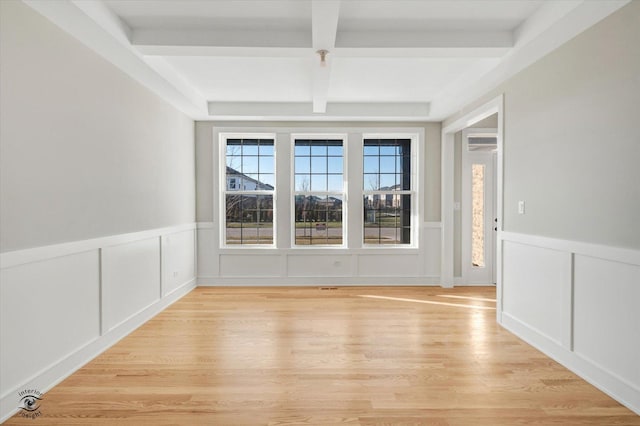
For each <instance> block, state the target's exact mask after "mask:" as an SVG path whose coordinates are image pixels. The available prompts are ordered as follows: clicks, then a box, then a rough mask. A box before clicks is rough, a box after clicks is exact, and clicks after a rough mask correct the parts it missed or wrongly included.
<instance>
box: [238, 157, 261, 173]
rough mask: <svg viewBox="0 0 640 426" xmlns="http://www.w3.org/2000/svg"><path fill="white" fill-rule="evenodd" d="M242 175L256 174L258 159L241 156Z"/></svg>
mask: <svg viewBox="0 0 640 426" xmlns="http://www.w3.org/2000/svg"><path fill="white" fill-rule="evenodd" d="M241 171H242V173H244V174H248V173H258V157H253V156H246V155H243V156H242V170H241Z"/></svg>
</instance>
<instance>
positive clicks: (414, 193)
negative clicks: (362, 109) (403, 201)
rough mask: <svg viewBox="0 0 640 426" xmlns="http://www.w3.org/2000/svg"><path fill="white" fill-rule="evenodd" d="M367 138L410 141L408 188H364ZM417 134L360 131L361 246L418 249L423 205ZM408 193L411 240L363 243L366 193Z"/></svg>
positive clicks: (368, 247)
mask: <svg viewBox="0 0 640 426" xmlns="http://www.w3.org/2000/svg"><path fill="white" fill-rule="evenodd" d="M367 139H408V140H409V141H410V142H409V143H410V150H411V154H410V172H409V189H408V190H396V191H379V190H366V189H365V182H364V179H365V173H364V172H365V170H364V162H365V155H364V147H365V140H367ZM419 147H420V143H419V135H418V134H416V133H400V132H399V133H396V132H390V133H364V132H363V133H362V144H361V150H360V161H361V163H360V166H361V169H360V182H359V188H360V190H359V196H360V198H361V200H362V211H361V212H360V213H361V214H362V221H361V223H360V227H361V229H362V240H361V244H362V248H363V249H366V250H385V249H387V250H403V249H418V248H420V244H419V241H420V238H419V237H420V235H419V227H420V225H421V224H420V220H419V219H420V211H421V209H422V208H423V206H419V205H418V204H419V203H422V197H420V191H419V189H420V188H419V179H418V177H419V176H421V173H420V169H419V168H420V163H419V161H418V158H420V157H419ZM387 194H393V195H409V196H410V197H411V209H410V219H411V220H410V225H409V226H410V238H411V242H410V243H409V244H371V243H369V244H367V243H365V224H366V221H365V219H364V213H365V205H364V197H365V196H367V195H380V196H382V195H387Z"/></svg>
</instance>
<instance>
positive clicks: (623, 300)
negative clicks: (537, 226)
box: [498, 232, 640, 414]
mask: <svg viewBox="0 0 640 426" xmlns="http://www.w3.org/2000/svg"><path fill="white" fill-rule="evenodd" d="M498 241H499V244H500V247H501V248H502V273H503V274H502V277H503V278H502V283H501V286H502V292H501V293H500V292H499V294H501V295H502V297H501V299H500V300H499V301H498V302H499V303H498V307H499V310H501V314H502V315H501V316H500V315H499V316H498V318H499V320H500V322H501V324H502V326H504V327H505V328H507V329H508V330H509V331H511V332H512V333H514V334H516V335H517V336H519V337H520V338H522V339H523V340H525V341H527V342H528V343H530V344H531V345H533V346H535V347H536V348H538V349H539V350H541V351H542V352H544V353H545V354H546V355H548V356H550V357H551V358H553V359H555V360H556V361H558V362H560V363H561V364H563V365H564V366H565V367H567V368H569V369H570V370H572V371H574V372H575V373H576V374H578V375H580V376H581V377H583V378H584V379H585V380H587V381H588V382H590V383H591V384H593V385H594V386H596V387H598V388H599V389H601V390H602V391H603V392H605V393H607V394H608V395H610V396H611V397H613V398H615V399H616V400H618V401H620V403H622V404H624V405H626V406H627V407H629V408H630V409H631V410H633V411H634V412H636V413H638V414H640V363H638V360H640V310H638V309H637V307H638V302H639V301H640V251H636V250H630V249H625V248H619V247H609V246H602V245H596V244H589V243H583V242H577V241H567V240H559V239H554V238H548V237H540V236H535V235H526V234H518V233H513V232H499V233H498ZM500 318H501V319H500Z"/></svg>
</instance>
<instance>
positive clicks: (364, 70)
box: [329, 58, 499, 102]
mask: <svg viewBox="0 0 640 426" xmlns="http://www.w3.org/2000/svg"><path fill="white" fill-rule="evenodd" d="M487 61H490V62H492V63H493V64H497V63H498V62H499V59H477V58H470V59H467V58H336V59H335V60H334V62H333V69H332V75H331V86H330V90H329V100H330V101H340V102H403V101H404V102H428V101H431V100H433V97H434V96H435V95H437V94H438V93H439V92H440V91H441V90H442V89H443V88H444V87H445V86H447V85H448V84H450V83H452V82H456V81H457V80H458V79H459V78H463V77H464V76H466V75H468V74H469V71H470V70H472V69H474V68H475V67H477V66H478V65H479V64H482V65H486V63H487Z"/></svg>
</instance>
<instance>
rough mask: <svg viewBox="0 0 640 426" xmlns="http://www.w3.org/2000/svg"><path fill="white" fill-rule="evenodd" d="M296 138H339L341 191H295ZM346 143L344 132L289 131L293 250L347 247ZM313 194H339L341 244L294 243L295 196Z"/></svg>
mask: <svg viewBox="0 0 640 426" xmlns="http://www.w3.org/2000/svg"><path fill="white" fill-rule="evenodd" d="M296 140H341V141H342V192H337V191H329V190H328V188H327V191H311V190H309V191H296V187H295V178H296V169H295V160H296V155H295V149H296ZM347 144H348V135H347V134H346V133H291V142H290V153H291V154H290V158H289V167H290V189H291V190H290V191H289V198H290V203H291V210H290V211H291V223H290V224H289V226H290V227H291V242H290V244H291V245H290V247H291V248H292V249H294V250H314V249H322V250H326V249H346V248H348V247H349V244H348V241H347V239H348V234H349V233H348V220H347V219H348V210H349V209H348V202H347V201H348V200H347V197H348V188H349V185H348V183H349V178H348V164H349V163H348V161H347V156H348V154H347V151H348V150H347ZM304 194H308V195H313V194H318V195H319V194H322V195H324V196H332V195H333V196H339V197H342V244H309V245H298V244H296V220H295V217H296V196H297V195H304Z"/></svg>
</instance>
